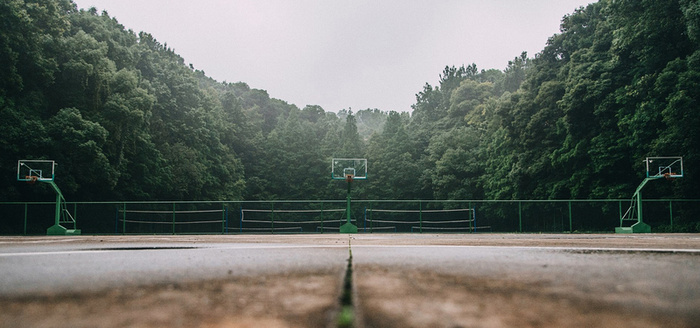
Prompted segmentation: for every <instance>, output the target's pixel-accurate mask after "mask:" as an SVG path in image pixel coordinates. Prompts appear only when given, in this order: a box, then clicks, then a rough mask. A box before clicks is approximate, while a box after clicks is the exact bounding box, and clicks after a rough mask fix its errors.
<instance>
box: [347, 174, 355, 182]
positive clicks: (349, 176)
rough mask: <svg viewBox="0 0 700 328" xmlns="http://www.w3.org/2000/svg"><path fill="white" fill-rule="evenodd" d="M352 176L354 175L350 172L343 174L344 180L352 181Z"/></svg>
mask: <svg viewBox="0 0 700 328" xmlns="http://www.w3.org/2000/svg"><path fill="white" fill-rule="evenodd" d="M353 178H354V176H353V175H352V174H346V175H345V181H347V182H352V179H353Z"/></svg>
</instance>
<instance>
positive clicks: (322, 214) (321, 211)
mask: <svg viewBox="0 0 700 328" xmlns="http://www.w3.org/2000/svg"><path fill="white" fill-rule="evenodd" d="M321 233H323V202H321Z"/></svg>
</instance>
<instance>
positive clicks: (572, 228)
mask: <svg viewBox="0 0 700 328" xmlns="http://www.w3.org/2000/svg"><path fill="white" fill-rule="evenodd" d="M569 232H574V225H573V222H572V220H571V201H569Z"/></svg>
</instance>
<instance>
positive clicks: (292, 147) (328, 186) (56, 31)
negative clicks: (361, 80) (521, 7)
mask: <svg viewBox="0 0 700 328" xmlns="http://www.w3.org/2000/svg"><path fill="white" fill-rule="evenodd" d="M0 26H1V28H0V117H1V118H2V119H1V120H0V182H1V184H0V200H36V199H47V198H48V199H50V198H51V193H50V192H47V190H48V189H46V186H40V185H33V186H27V185H25V184H21V183H18V182H16V181H15V169H16V161H17V160H18V159H38V158H49V159H55V160H56V161H57V162H58V163H59V167H58V171H57V179H56V181H57V183H58V184H59V185H60V187H61V188H62V190H63V191H64V194H65V195H66V198H68V199H69V200H76V201H87V200H143V199H150V200H180V199H184V200H224V199H225V200H236V199H339V198H342V197H343V193H344V192H345V190H344V189H343V187H342V184H339V183H338V182H336V181H332V180H330V172H329V171H330V159H331V158H332V157H366V158H368V160H369V171H370V172H369V179H368V180H367V181H363V182H362V183H357V184H356V185H357V188H356V189H355V190H356V192H357V194H356V197H358V198H376V199H433V198H436V199H567V198H583V199H585V198H605V197H614V198H618V197H624V198H627V197H630V196H631V193H632V192H633V191H634V188H635V187H636V185H637V184H638V183H639V182H640V181H641V178H642V177H643V167H642V165H641V160H642V159H643V158H644V157H646V156H662V155H682V156H684V159H685V167H686V177H685V178H683V179H677V180H676V181H674V182H672V183H659V184H656V185H655V186H654V188H651V189H649V191H648V192H647V194H646V195H647V196H649V197H654V196H656V197H678V198H700V181H699V178H698V175H697V174H696V173H694V172H697V171H698V170H700V157H699V155H700V152H699V151H698V150H699V149H700V107H699V104H698V99H700V47H699V45H700V3H699V2H698V1H697V0H668V1H656V0H618V1H607V0H603V1H600V2H598V3H595V4H591V5H589V6H587V7H586V8H581V9H579V10H577V11H575V12H573V13H572V14H570V15H568V16H566V17H564V18H563V20H562V25H561V33H559V34H556V35H554V36H552V37H551V38H550V39H549V41H548V42H547V46H546V47H545V48H544V49H543V50H542V51H541V52H540V53H538V54H536V55H534V56H533V57H531V58H530V57H528V55H527V54H525V53H523V54H522V55H519V56H516V57H515V58H514V59H513V60H512V61H511V62H509V63H504V67H506V68H505V70H503V71H499V70H486V71H485V70H479V69H477V67H476V65H473V64H472V65H468V66H462V67H450V66H448V67H446V68H445V70H444V71H443V72H442V73H440V72H436V75H438V74H439V76H440V80H439V83H438V85H435V86H433V85H429V84H425V85H424V86H423V87H422V90H421V86H420V85H419V86H417V88H416V90H417V92H418V93H417V95H416V103H415V104H414V105H413V111H412V113H411V114H410V115H409V114H408V113H397V112H384V111H381V110H377V109H367V110H361V111H357V112H354V113H353V112H351V111H342V112H341V113H339V114H335V113H332V112H326V111H325V110H324V109H323V108H321V107H319V106H313V105H309V106H306V107H304V108H302V109H299V108H298V107H296V106H294V105H291V104H288V103H286V102H285V101H283V100H278V99H273V98H270V96H269V95H268V94H267V92H266V91H264V90H257V89H251V88H250V87H249V86H248V85H246V84H245V83H242V82H239V83H225V82H224V83H221V82H217V81H214V80H212V79H211V78H209V77H207V76H206V75H205V73H204V72H202V71H198V70H196V69H194V68H193V67H192V66H190V65H188V64H186V61H185V60H184V59H183V58H182V57H180V56H179V55H178V54H176V53H175V52H174V51H173V50H172V49H170V48H168V46H167V45H166V44H165V43H160V42H158V41H156V39H155V38H154V37H153V36H152V35H150V34H148V33H144V32H142V33H138V34H136V33H134V32H133V31H131V30H126V29H125V28H124V27H123V26H122V25H120V24H119V23H118V21H117V19H115V18H112V17H110V16H109V15H108V14H107V13H98V12H96V10H87V11H84V10H77V7H76V5H75V4H74V3H72V2H71V1H69V0H0ZM543 41H544V40H543ZM515 55H517V54H514V56H515ZM464 60H465V61H468V60H469V58H465V59H464ZM406 69H410V67H407V68H406ZM387 88H391V86H390V85H389V86H387ZM645 192H646V191H645Z"/></svg>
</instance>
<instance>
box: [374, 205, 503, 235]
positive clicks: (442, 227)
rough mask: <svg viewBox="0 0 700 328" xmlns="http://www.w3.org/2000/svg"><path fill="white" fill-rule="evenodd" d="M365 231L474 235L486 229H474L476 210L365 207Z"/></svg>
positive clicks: (487, 227) (482, 227)
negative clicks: (466, 233) (461, 233)
mask: <svg viewBox="0 0 700 328" xmlns="http://www.w3.org/2000/svg"><path fill="white" fill-rule="evenodd" d="M365 225H366V227H365V231H368V232H445V233H460V232H478V231H489V230H490V228H491V227H490V226H484V225H482V226H477V220H476V209H474V208H452V209H396V208H368V209H366V213H365Z"/></svg>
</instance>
